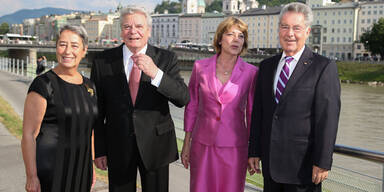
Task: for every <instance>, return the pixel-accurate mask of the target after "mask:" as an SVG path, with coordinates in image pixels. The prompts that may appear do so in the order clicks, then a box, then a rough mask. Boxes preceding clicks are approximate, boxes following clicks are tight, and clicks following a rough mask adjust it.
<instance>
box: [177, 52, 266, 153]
mask: <svg viewBox="0 0 384 192" xmlns="http://www.w3.org/2000/svg"><path fill="white" fill-rule="evenodd" d="M216 59H217V55H214V56H213V57H211V58H206V59H202V60H197V61H195V64H194V67H193V70H192V75H191V78H190V81H189V93H190V97H191V100H190V102H189V103H188V104H187V106H186V107H185V113H184V130H185V131H186V132H192V139H193V140H194V141H198V142H200V143H202V144H205V145H215V146H222V147H234V146H247V145H248V137H249V128H250V121H251V114H252V104H253V94H254V89H255V85H256V84H255V83H256V75H257V72H258V70H259V69H258V67H256V66H253V65H250V64H248V63H246V62H244V61H243V60H242V59H241V58H240V57H238V59H237V62H236V65H235V67H234V69H233V71H232V75H231V77H230V79H229V80H228V82H227V83H226V84H225V85H223V86H224V88H223V91H222V93H221V94H219V93H218V92H217V89H216V84H215V82H216V81H218V80H215V78H216Z"/></svg>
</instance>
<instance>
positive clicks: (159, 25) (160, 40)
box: [149, 14, 180, 47]
mask: <svg viewBox="0 0 384 192" xmlns="http://www.w3.org/2000/svg"><path fill="white" fill-rule="evenodd" d="M179 15H180V14H154V15H152V32H151V33H152V34H151V38H150V40H149V42H150V43H151V44H153V45H157V46H160V47H168V46H169V45H171V44H174V43H176V42H177V40H178V38H179Z"/></svg>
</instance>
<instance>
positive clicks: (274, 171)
mask: <svg viewBox="0 0 384 192" xmlns="http://www.w3.org/2000/svg"><path fill="white" fill-rule="evenodd" d="M312 20H313V15H312V11H311V9H310V8H309V7H308V6H307V5H305V4H302V3H290V4H288V5H286V6H284V7H283V8H282V10H281V13H280V21H279V38H280V45H281V47H282V49H283V53H281V54H279V55H277V56H274V57H272V58H269V59H266V60H264V61H262V62H261V64H260V72H259V76H258V79H257V85H256V91H255V98H254V99H255V100H254V106H253V111H252V112H253V115H252V124H251V135H250V139H249V159H248V164H249V171H250V173H251V174H253V173H255V172H258V173H259V172H260V167H259V161H260V160H261V162H262V172H263V176H264V191H266V192H280V191H281V192H302V191H303V192H304V191H305V192H309V191H317V192H320V191H321V182H322V181H323V180H325V179H326V178H327V176H328V170H330V169H331V166H332V154H333V149H334V145H335V140H336V133H337V127H338V121H339V113H340V82H339V79H338V73H337V67H336V64H335V62H333V61H331V60H329V59H328V58H326V57H323V56H321V55H318V54H316V53H314V52H312V51H311V50H310V48H309V47H307V46H305V41H306V39H307V38H308V36H309V34H310V26H311V22H312Z"/></svg>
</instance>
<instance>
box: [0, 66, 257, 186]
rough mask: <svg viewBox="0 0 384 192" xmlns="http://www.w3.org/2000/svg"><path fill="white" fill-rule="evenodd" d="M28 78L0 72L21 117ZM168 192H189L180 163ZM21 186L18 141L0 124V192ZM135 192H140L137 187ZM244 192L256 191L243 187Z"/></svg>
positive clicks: (2, 90)
mask: <svg viewBox="0 0 384 192" xmlns="http://www.w3.org/2000/svg"><path fill="white" fill-rule="evenodd" d="M30 82H31V79H29V78H26V77H20V76H16V75H13V74H10V73H7V72H3V71H0V96H1V97H3V98H4V99H5V100H7V101H8V103H9V104H10V105H11V106H12V107H13V108H14V110H15V111H16V113H18V114H19V115H20V117H22V115H23V108H24V100H25V97H26V94H27V90H28V87H29V84H30ZM169 177H170V178H169V187H170V192H188V191H189V171H188V170H186V169H184V168H183V166H182V165H181V163H180V161H177V162H175V163H172V164H171V165H170V173H169ZM24 185H25V172H24V164H23V159H22V154H21V148H20V141H19V140H18V139H16V138H15V137H13V136H12V135H10V134H9V132H8V131H7V130H6V129H5V127H4V126H3V125H2V124H0V192H22V191H24ZM92 191H93V192H107V191H108V186H107V184H106V183H104V182H102V181H99V180H98V181H97V182H96V185H95V187H94V189H93V190H92ZM138 191H141V190H140V188H138ZM245 191H246V192H248V191H256V190H255V189H252V187H250V186H246V190H245Z"/></svg>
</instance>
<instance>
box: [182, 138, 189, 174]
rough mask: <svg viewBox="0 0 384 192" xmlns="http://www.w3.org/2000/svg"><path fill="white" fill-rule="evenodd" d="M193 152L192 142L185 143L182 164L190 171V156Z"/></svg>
mask: <svg viewBox="0 0 384 192" xmlns="http://www.w3.org/2000/svg"><path fill="white" fill-rule="evenodd" d="M190 150H191V142H188V141H187V142H184V144H183V149H182V150H181V163H183V165H184V167H185V168H186V169H188V166H189V154H190Z"/></svg>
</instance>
